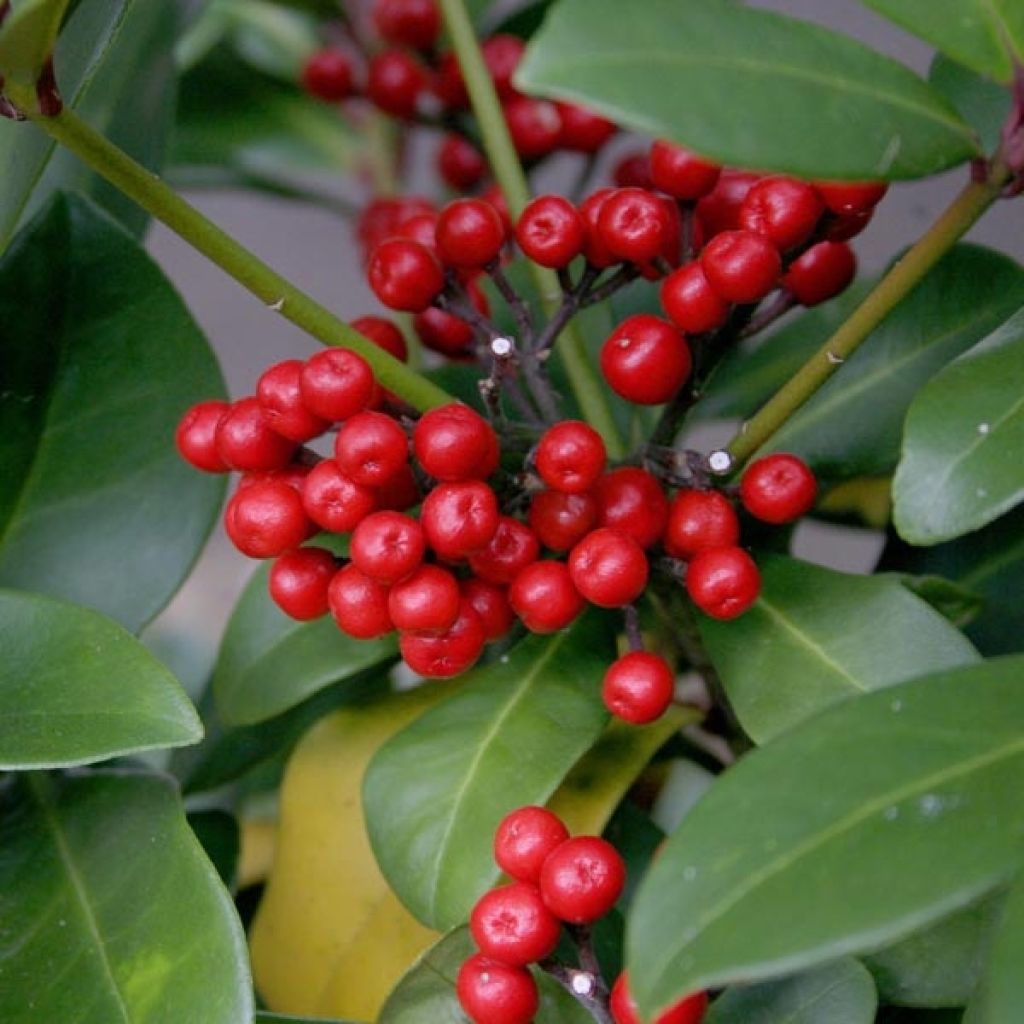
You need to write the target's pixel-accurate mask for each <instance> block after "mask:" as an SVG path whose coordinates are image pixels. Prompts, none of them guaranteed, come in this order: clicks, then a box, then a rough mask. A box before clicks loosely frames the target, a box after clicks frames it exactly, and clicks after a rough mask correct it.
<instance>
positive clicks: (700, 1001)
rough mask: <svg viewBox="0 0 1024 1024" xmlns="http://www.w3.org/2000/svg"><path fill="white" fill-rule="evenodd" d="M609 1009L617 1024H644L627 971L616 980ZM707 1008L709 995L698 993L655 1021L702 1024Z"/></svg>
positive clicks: (676, 1023)
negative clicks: (631, 990)
mask: <svg viewBox="0 0 1024 1024" xmlns="http://www.w3.org/2000/svg"><path fill="white" fill-rule="evenodd" d="M608 1008H609V1009H610V1010H611V1011H612V1018H613V1019H614V1021H615V1024H642V1022H641V1020H640V1013H639V1011H638V1010H637V1006H636V1000H634V999H633V995H632V993H631V992H630V991H629V978H628V976H627V973H626V972H625V971H623V972H622V974H620V975H619V976H618V978H616V979H615V984H614V985H613V986H612V994H611V999H610V1000H609V1002H608ZM707 1008H708V996H707V993H706V992H697V993H695V994H694V995H692V996H687V997H686V998H685V999H681V1000H680V1001H679V1002H678V1003H675V1004H674V1005H673V1006H670V1007H669V1008H668V1009H667V1010H665V1011H663V1012H662V1013H660V1014H659V1015H658V1016H657V1017H656V1018H655V1019H654V1024H700V1022H701V1021H702V1020H703V1019H704V1012H705V1011H706V1010H707Z"/></svg>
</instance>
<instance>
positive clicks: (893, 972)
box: [864, 893, 1005, 1007]
mask: <svg viewBox="0 0 1024 1024" xmlns="http://www.w3.org/2000/svg"><path fill="white" fill-rule="evenodd" d="M1004 902H1005V893H999V894H998V895H996V896H995V897H990V898H989V899H986V900H982V901H981V902H980V903H977V904H976V905H974V906H972V907H968V908H967V909H966V910H961V911H958V912H957V913H955V914H950V916H949V917H947V918H944V919H943V920H941V921H939V922H938V924H935V925H932V926H931V927H930V928H925V929H924V930H923V931H920V932H917V933H916V934H914V935H911V936H910V938H908V939H904V940H903V941H902V942H898V943H896V944H895V945H893V946H889V947H887V948H886V949H881V950H879V951H878V952H876V953H872V954H871V955H869V956H866V957H865V958H864V963H865V965H866V966H867V968H868V970H869V971H871V973H872V974H873V975H874V978H875V984H876V985H877V986H878V992H879V995H880V996H881V997H882V1000H883V1001H884V1002H886V1003H895V1004H897V1005H899V1006H925V1007H938V1006H963V1005H964V1004H965V1003H966V1002H967V1000H968V999H970V997H971V993H972V992H973V991H974V989H975V986H976V985H977V983H978V978H979V977H980V975H981V973H982V968H983V967H984V965H985V959H986V955H987V953H988V946H989V942H990V940H991V937H992V933H993V931H994V930H995V926H996V924H997V923H998V921H999V915H1000V913H1001V912H1002V908H1003V903H1004Z"/></svg>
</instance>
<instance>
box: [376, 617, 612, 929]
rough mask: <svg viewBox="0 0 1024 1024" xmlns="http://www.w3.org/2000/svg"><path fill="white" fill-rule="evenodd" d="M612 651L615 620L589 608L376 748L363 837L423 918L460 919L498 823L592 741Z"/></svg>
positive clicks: (538, 798)
mask: <svg viewBox="0 0 1024 1024" xmlns="http://www.w3.org/2000/svg"><path fill="white" fill-rule="evenodd" d="M613 656H614V631H613V630H610V629H609V628H608V623H607V621H606V620H604V618H603V617H602V616H599V615H596V614H591V615H587V616H585V617H584V618H583V619H581V620H580V621H579V622H577V623H576V624H575V625H574V626H573V627H572V628H571V629H569V630H568V631H566V632H564V633H558V634H554V635H552V636H531V637H527V638H526V639H525V640H523V641H521V642H520V643H519V644H517V645H516V646H515V647H514V648H513V649H512V650H511V651H509V653H508V654H507V655H503V656H502V657H501V659H500V660H499V661H498V662H497V663H495V664H492V665H488V666H486V667H484V668H481V669H477V670H476V671H474V672H472V673H470V674H469V675H468V676H466V680H465V685H464V686H463V688H462V689H461V690H460V691H459V692H458V693H457V694H455V695H454V696H453V697H451V698H449V699H448V700H446V701H445V702H444V703H443V704H440V705H439V706H438V707H436V708H433V709H432V710H430V711H428V712H427V713H426V714H425V715H423V716H422V717H421V718H419V719H418V720H417V721H415V722H414V723H413V724H412V725H411V726H409V727H408V728H406V729H404V730H403V731H402V732H400V733H399V734H398V735H397V736H395V737H394V738H393V739H391V740H389V741H388V742H387V743H386V744H385V745H384V746H383V747H382V748H381V749H380V750H379V751H378V752H377V754H376V756H375V757H374V759H373V760H372V761H371V762H370V766H369V768H368V770H367V773H366V779H365V782H364V787H363V804H364V806H365V808H366V818H367V825H368V828H369V832H370V840H371V842H372V843H373V849H374V853H375V854H376V856H377V860H378V862H379V863H380V867H381V870H382V871H383V872H384V875H385V877H386V878H387V879H388V881H389V882H390V884H391V886H392V888H393V889H394V890H395V892H396V893H397V894H398V896H399V898H400V899H401V900H402V902H403V903H404V904H405V905H406V906H407V907H408V908H409V910H410V911H411V912H412V913H413V914H414V915H415V916H416V917H418V918H419V919H420V920H421V921H423V922H424V923H426V924H428V925H430V926H431V927H435V928H438V929H439V930H443V929H445V928H449V927H451V926H453V925H455V924H459V923H460V922H462V921H464V920H465V919H466V918H467V917H468V915H469V911H470V909H471V907H472V906H473V903H474V902H475V900H476V899H477V898H478V897H479V896H480V894H481V893H482V892H483V891H484V889H486V888H487V887H488V886H489V885H492V884H493V883H494V881H495V880H496V879H497V877H498V869H497V868H496V867H495V865H494V861H493V858H492V851H491V840H492V836H493V835H494V829H495V827H496V826H497V824H498V822H499V821H500V820H501V818H502V817H503V816H504V815H505V814H507V813H508V812H509V811H510V810H512V809H513V808H515V807H520V806H522V805H523V804H531V803H541V804H542V803H544V802H545V801H546V800H547V799H548V797H550V796H551V794H552V793H553V792H554V791H555V790H556V789H557V788H558V786H559V784H560V783H561V782H562V779H563V778H565V776H566V775H567V774H568V772H569V769H570V768H572V766H573V764H574V763H575V762H576V761H577V760H578V759H579V757H580V756H581V755H582V754H583V753H585V752H586V751H587V750H588V749H589V747H590V746H591V745H592V744H593V743H594V742H595V741H596V740H597V738H598V736H599V735H600V734H601V730H602V728H603V727H604V724H605V722H606V721H607V715H606V713H605V710H604V706H603V705H602V703H601V698H600V694H599V691H600V687H601V679H602V677H603V675H604V671H605V668H606V667H607V665H608V662H609V661H610V660H611V658H612V657H613Z"/></svg>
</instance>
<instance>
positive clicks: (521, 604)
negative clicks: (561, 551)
mask: <svg viewBox="0 0 1024 1024" xmlns="http://www.w3.org/2000/svg"><path fill="white" fill-rule="evenodd" d="M508 599H509V602H510V604H511V605H512V610H513V611H514V612H515V613H516V615H518V616H519V618H520V619H521V620H522V623H523V625H524V626H525V627H526V628H527V629H528V630H529V631H530V632H531V633H556V632H557V631H558V630H560V629H565V627H566V626H568V625H569V624H570V623H571V622H572V621H573V620H574V619H575V618H576V616H578V615H579V613H580V612H581V611H583V604H584V602H583V598H582V597H581V596H580V594H579V591H578V590H577V589H576V588H575V587H574V586H573V584H572V579H571V577H570V576H569V568H568V566H566V565H565V563H564V562H552V561H547V560H544V561H540V562H534V563H533V564H532V565H528V566H527V567H526V568H525V569H523V571H522V572H521V573H520V574H519V575H518V576H517V577H516V578H515V579H514V580H513V581H512V586H511V587H509V591H508Z"/></svg>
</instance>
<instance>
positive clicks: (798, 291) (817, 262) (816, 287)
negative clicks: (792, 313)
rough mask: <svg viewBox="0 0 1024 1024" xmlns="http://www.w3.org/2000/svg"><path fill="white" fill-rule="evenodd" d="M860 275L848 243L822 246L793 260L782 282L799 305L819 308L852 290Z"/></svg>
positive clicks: (815, 247)
mask: <svg viewBox="0 0 1024 1024" xmlns="http://www.w3.org/2000/svg"><path fill="white" fill-rule="evenodd" d="M856 273H857V257H856V256H855V255H854V254H853V250H852V249H851V248H850V247H849V245H847V244H846V242H819V243H818V244H817V245H813V246H811V248H810V249H808V250H807V252H805V253H804V254H803V255H802V256H800V257H799V258H798V259H796V260H794V261H793V263H792V264H791V265H790V268H789V270H787V271H786V273H785V276H784V277H783V278H782V285H783V287H784V288H787V289H789V291H791V292H792V293H793V295H794V296H795V297H796V300H797V302H799V303H800V304H801V305H804V306H817V305H818V304H819V303H821V302H827V301H828V300H829V299H831V298H834V297H835V296H836V295H838V294H839V293H840V292H841V291H844V290H845V289H846V288H848V287H849V285H850V282H851V281H852V280H853V279H854V277H855V275H856Z"/></svg>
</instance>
